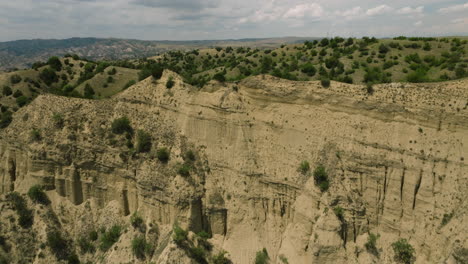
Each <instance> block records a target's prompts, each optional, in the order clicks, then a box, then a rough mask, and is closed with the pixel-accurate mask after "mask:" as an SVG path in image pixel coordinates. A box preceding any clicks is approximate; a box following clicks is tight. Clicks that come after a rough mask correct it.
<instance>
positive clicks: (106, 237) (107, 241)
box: [99, 225, 122, 251]
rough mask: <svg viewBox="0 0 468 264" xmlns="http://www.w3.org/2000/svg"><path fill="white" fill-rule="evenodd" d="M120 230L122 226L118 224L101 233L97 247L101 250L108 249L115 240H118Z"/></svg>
mask: <svg viewBox="0 0 468 264" xmlns="http://www.w3.org/2000/svg"><path fill="white" fill-rule="evenodd" d="M121 232H122V228H121V227H120V226H118V225H114V226H112V227H111V228H110V229H109V230H107V231H106V232H105V233H104V234H102V236H101V241H100V242H101V244H100V245H99V249H101V251H107V250H109V249H110V248H111V247H112V246H113V245H114V244H115V243H116V242H117V241H119V237H120V234H121Z"/></svg>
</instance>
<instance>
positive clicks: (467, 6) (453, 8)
mask: <svg viewBox="0 0 468 264" xmlns="http://www.w3.org/2000/svg"><path fill="white" fill-rule="evenodd" d="M465 9H468V3H465V4H460V5H452V6H448V7H444V8H441V9H439V10H438V12H439V13H442V14H446V13H452V12H460V11H464V10H465Z"/></svg>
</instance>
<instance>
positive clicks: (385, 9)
mask: <svg viewBox="0 0 468 264" xmlns="http://www.w3.org/2000/svg"><path fill="white" fill-rule="evenodd" d="M391 11H393V8H392V7H389V6H388V5H379V6H377V7H374V8H370V9H367V12H366V15H368V16H377V15H382V14H385V13H389V12H391Z"/></svg>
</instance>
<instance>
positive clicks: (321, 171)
mask: <svg viewBox="0 0 468 264" xmlns="http://www.w3.org/2000/svg"><path fill="white" fill-rule="evenodd" d="M314 180H315V184H317V185H318V186H319V188H320V190H321V191H322V192H325V191H327V190H328V187H329V180H328V174H327V172H326V170H325V167H323V166H322V165H319V166H318V167H317V168H315V170H314Z"/></svg>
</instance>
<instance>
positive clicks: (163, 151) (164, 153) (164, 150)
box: [156, 148, 170, 163]
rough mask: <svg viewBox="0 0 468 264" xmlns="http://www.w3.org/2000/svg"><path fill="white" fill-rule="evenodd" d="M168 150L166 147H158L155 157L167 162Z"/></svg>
mask: <svg viewBox="0 0 468 264" xmlns="http://www.w3.org/2000/svg"><path fill="white" fill-rule="evenodd" d="M169 155H170V154H169V150H168V149H167V148H159V149H158V151H157V152H156V157H157V158H158V160H159V161H161V162H164V163H167V162H168V161H169Z"/></svg>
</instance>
